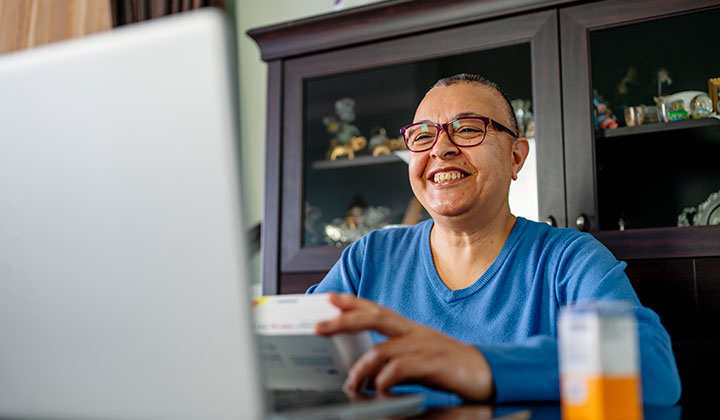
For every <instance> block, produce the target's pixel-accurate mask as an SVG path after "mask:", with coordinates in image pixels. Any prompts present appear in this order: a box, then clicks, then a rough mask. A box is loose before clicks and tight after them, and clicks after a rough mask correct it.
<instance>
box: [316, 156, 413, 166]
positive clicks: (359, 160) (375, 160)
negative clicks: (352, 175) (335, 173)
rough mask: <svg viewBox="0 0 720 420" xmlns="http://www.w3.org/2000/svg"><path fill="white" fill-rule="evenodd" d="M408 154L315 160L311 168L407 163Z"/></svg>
mask: <svg viewBox="0 0 720 420" xmlns="http://www.w3.org/2000/svg"><path fill="white" fill-rule="evenodd" d="M408 154H409V152H393V154H391V155H382V156H358V157H356V158H354V159H347V158H341V159H337V160H317V161H315V162H313V163H312V168H313V169H315V170H320V169H339V168H350V167H353V166H369V165H381V164H384V163H398V162H407V155H408Z"/></svg>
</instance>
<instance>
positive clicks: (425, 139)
mask: <svg viewBox="0 0 720 420" xmlns="http://www.w3.org/2000/svg"><path fill="white" fill-rule="evenodd" d="M433 138H434V137H433V136H431V135H428V134H423V135H419V136H417V137H415V140H413V142H414V143H426V142H428V141H432V139H433Z"/></svg>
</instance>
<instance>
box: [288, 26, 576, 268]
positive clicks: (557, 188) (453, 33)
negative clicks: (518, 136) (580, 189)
mask: <svg viewBox="0 0 720 420" xmlns="http://www.w3.org/2000/svg"><path fill="white" fill-rule="evenodd" d="M556 22H557V21H556V14H555V12H543V13H538V14H533V15H528V16H523V17H518V18H510V19H503V20H497V21H492V22H488V23H483V24H476V25H470V26H466V27H461V28H456V29H451V30H445V31H438V32H434V33H431V34H427V35H419V36H413V37H409V38H406V39H400V40H393V41H387V42H382V43H378V44H373V45H372V46H361V47H355V48H349V49H344V50H340V51H336V52H330V53H325V54H318V55H314V56H311V57H302V58H298V59H293V60H288V61H287V63H286V65H285V69H284V72H285V73H284V74H285V92H286V96H285V105H284V112H285V126H284V129H283V145H284V147H283V190H284V192H283V208H282V231H283V238H285V239H284V241H283V243H282V244H281V271H283V272H307V271H323V270H327V269H328V268H329V267H330V266H331V265H332V264H333V263H334V262H335V261H336V260H337V258H338V256H339V253H340V251H341V249H342V248H343V247H344V246H346V245H348V244H349V243H351V242H353V241H354V240H356V239H358V238H359V237H361V236H362V235H364V234H366V233H367V232H369V231H370V230H372V229H378V228H383V227H385V226H391V225H399V224H414V223H417V222H418V221H421V220H424V219H426V218H428V217H429V216H428V215H427V213H426V212H425V211H424V210H423V209H422V208H421V207H420V205H419V203H418V202H417V200H415V199H414V197H413V194H412V191H411V188H410V184H409V181H408V170H407V163H406V162H407V158H408V155H409V153H410V152H408V151H407V149H406V148H405V145H404V143H403V140H402V137H401V135H400V132H399V129H400V127H402V126H404V125H406V124H409V123H411V122H412V121H413V116H414V112H415V108H416V107H417V105H418V104H419V102H420V101H421V99H422V98H423V96H424V95H425V93H426V92H427V90H428V89H429V88H430V87H431V86H432V84H433V83H434V82H435V81H436V80H438V79H440V78H442V77H447V76H451V75H454V74H457V73H475V74H479V75H481V76H483V77H486V78H487V79H489V80H492V81H494V82H496V83H498V84H499V85H500V86H501V87H502V88H503V89H505V91H506V94H507V95H508V97H509V98H510V99H512V100H513V105H514V107H515V111H516V116H518V117H519V125H520V131H521V133H522V134H523V135H524V136H526V137H528V138H529V141H530V143H531V155H530V156H529V158H528V161H527V162H526V164H525V167H524V168H523V170H522V171H521V173H520V175H519V178H520V179H519V181H518V182H515V183H513V185H512V187H511V198H510V201H511V202H510V205H511V210H512V211H513V213H514V214H516V215H520V216H524V217H526V218H529V219H533V220H540V219H542V220H544V219H545V218H548V217H550V216H551V217H552V220H553V221H555V223H561V224H564V223H565V213H564V179H563V175H562V164H563V162H562V133H561V130H560V127H559V124H557V121H558V119H559V115H560V98H559V96H560V94H559V92H560V90H559V89H560V87H559V69H558V62H559V58H558V54H557V38H556V32H555V31H556V27H557V24H556ZM553 121H555V123H553ZM536 139H537V141H536ZM539 177H541V178H542V181H543V182H538V179H539Z"/></svg>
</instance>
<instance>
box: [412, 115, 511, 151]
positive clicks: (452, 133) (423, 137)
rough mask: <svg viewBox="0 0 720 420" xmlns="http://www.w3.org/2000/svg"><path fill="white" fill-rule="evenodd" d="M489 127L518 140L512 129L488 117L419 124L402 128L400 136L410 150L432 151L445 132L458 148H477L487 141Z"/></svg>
mask: <svg viewBox="0 0 720 420" xmlns="http://www.w3.org/2000/svg"><path fill="white" fill-rule="evenodd" d="M489 125H493V126H495V128H496V129H499V130H501V131H504V132H506V133H508V134H510V135H511V136H512V137H513V139H515V138H517V134H516V133H515V132H513V131H512V130H511V129H509V128H507V127H505V126H504V125H502V124H500V123H499V122H497V121H494V120H491V119H490V118H488V117H460V118H456V119H454V120H452V121H448V122H446V123H445V124H435V123H431V122H419V123H414V124H410V125H406V126H405V127H403V128H401V129H400V134H402V136H403V139H404V140H405V145H406V146H407V148H408V150H410V151H411V152H424V151H425V150H429V149H432V147H433V146H434V145H435V143H436V142H437V139H438V137H440V132H441V131H443V130H444V131H445V132H446V133H447V135H448V138H449V139H450V141H451V142H453V144H454V145H456V146H458V147H472V146H477V145H478V144H480V143H482V142H483V140H485V135H486V134H487V128H488V126H489Z"/></svg>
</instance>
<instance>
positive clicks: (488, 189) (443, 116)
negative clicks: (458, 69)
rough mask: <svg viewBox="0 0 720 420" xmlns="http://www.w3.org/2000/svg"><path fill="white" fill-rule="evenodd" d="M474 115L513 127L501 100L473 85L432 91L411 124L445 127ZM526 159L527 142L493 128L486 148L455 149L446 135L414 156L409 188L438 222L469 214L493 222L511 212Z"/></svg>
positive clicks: (490, 91) (490, 90) (492, 92)
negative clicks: (514, 182) (511, 196)
mask: <svg viewBox="0 0 720 420" xmlns="http://www.w3.org/2000/svg"><path fill="white" fill-rule="evenodd" d="M472 115H475V116H484V117H489V118H490V119H493V120H495V121H497V122H499V123H501V124H503V125H505V126H506V127H512V124H511V123H510V116H509V115H508V112H507V111H506V110H505V105H504V100H503V98H502V96H501V95H500V94H499V93H498V92H496V91H495V90H493V89H491V88H489V87H486V86H483V85H479V84H476V83H469V82H460V83H456V84H453V85H450V86H444V87H437V88H434V89H432V90H431V91H430V92H428V93H427V95H425V98H424V99H423V100H422V102H420V105H419V106H418V109H417V111H416V113H415V118H414V121H413V122H421V121H426V122H433V123H446V122H448V121H451V120H454V119H455V118H458V117H460V116H472ZM518 143H521V145H520V146H519V145H518ZM518 146H519V147H518ZM523 148H524V153H523ZM526 156H527V141H526V140H525V139H517V140H516V141H513V139H512V136H510V135H509V134H507V133H505V132H503V131H499V130H497V129H496V128H495V127H493V126H489V127H488V130H487V135H486V137H485V140H484V141H483V142H482V144H480V145H477V146H473V147H458V146H456V145H454V144H453V143H452V142H451V141H450V139H449V138H448V136H447V133H446V132H445V131H443V132H441V133H440V135H439V137H438V139H437V142H436V143H435V145H434V146H433V148H432V149H430V150H426V151H424V152H417V153H415V152H411V153H410V163H409V176H410V185H411V186H412V189H413V192H414V193H415V196H416V197H417V199H418V200H419V201H420V203H422V205H423V207H425V209H426V210H427V211H428V213H430V215H431V216H432V217H433V218H434V219H436V220H437V218H438V216H446V217H454V216H461V215H467V214H470V215H474V216H480V217H488V216H489V217H492V216H493V215H495V214H497V212H500V211H503V210H505V209H507V211H508V212H509V206H508V190H509V188H510V181H511V179H514V178H515V177H516V176H517V173H518V171H519V170H520V168H522V164H523V163H524V161H525V157H526Z"/></svg>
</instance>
